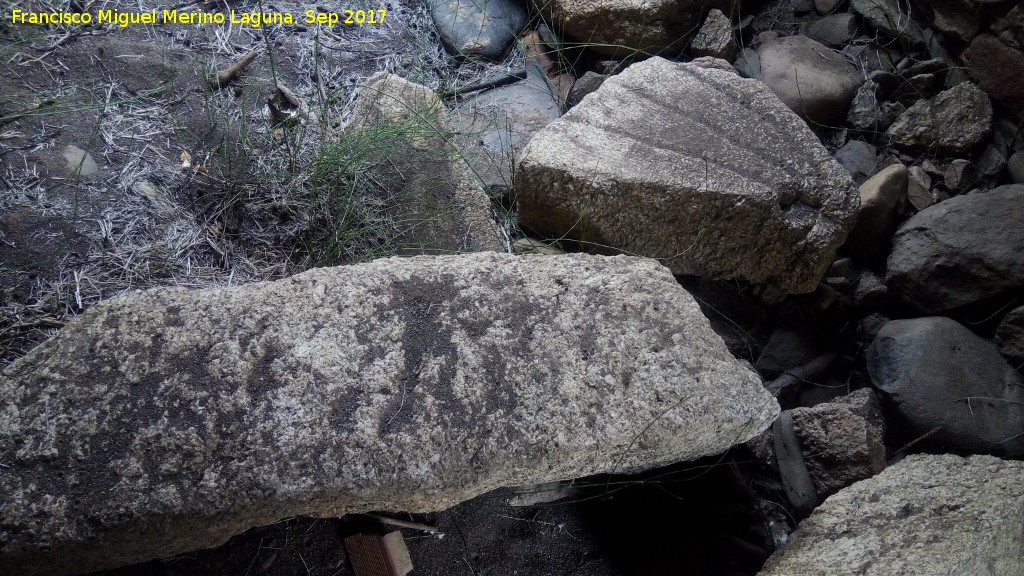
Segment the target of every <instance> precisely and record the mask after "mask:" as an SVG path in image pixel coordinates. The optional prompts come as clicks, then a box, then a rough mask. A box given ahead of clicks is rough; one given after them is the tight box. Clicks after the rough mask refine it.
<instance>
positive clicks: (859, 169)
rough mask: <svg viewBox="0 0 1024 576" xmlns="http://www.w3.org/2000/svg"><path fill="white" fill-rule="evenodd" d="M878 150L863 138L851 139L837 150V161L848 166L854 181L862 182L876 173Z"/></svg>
mask: <svg viewBox="0 0 1024 576" xmlns="http://www.w3.org/2000/svg"><path fill="white" fill-rule="evenodd" d="M877 155H878V152H877V151H876V150H875V147H874V146H872V145H871V144H868V143H867V142H865V141H863V140H850V141H849V142H847V143H846V144H844V145H843V147H842V148H840V149H839V150H836V154H835V158H836V162H839V164H840V165H841V166H842V167H843V168H846V171H847V172H849V173H850V176H851V177H852V178H853V181H854V182H856V183H858V184H860V183H861V182H863V181H864V180H865V179H866V178H867V177H868V176H870V175H871V174H874V173H875V166H876V164H877V163H878V159H877Z"/></svg>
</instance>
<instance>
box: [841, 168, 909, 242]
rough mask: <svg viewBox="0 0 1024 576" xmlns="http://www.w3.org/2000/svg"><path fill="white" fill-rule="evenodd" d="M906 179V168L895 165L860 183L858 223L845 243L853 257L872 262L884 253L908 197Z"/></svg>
mask: <svg viewBox="0 0 1024 576" xmlns="http://www.w3.org/2000/svg"><path fill="white" fill-rule="evenodd" d="M907 182H908V175H907V168H906V167H905V166H904V165H903V164H893V165H892V166H889V167H888V168H885V169H883V170H881V171H880V172H879V173H878V174H875V175H874V176H872V177H871V178H868V180H867V181H866V182H864V183H863V184H861V185H860V188H859V189H858V192H859V193H860V209H859V210H858V211H857V223H856V224H855V225H854V227H853V230H851V231H850V235H849V237H847V239H846V244H844V245H843V247H844V248H845V250H846V251H847V252H848V253H849V254H850V255H851V256H853V257H854V258H857V259H858V260H860V261H862V262H870V261H871V260H874V259H875V258H877V257H879V256H881V255H883V254H885V252H886V251H887V250H888V248H889V238H890V237H891V236H892V233H893V231H895V230H896V223H897V222H898V221H899V216H900V209H901V208H902V207H903V203H904V202H905V201H906V198H907Z"/></svg>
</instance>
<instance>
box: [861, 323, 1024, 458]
mask: <svg viewBox="0 0 1024 576" xmlns="http://www.w3.org/2000/svg"><path fill="white" fill-rule="evenodd" d="M867 366H868V373H869V374H870V375H871V382H872V383H873V384H874V385H875V386H877V387H878V388H879V389H880V390H882V391H884V392H885V393H886V394H888V395H889V397H890V399H891V400H892V402H893V404H894V405H895V407H896V410H897V411H898V412H899V414H900V416H901V417H902V418H903V419H904V420H905V421H906V424H907V425H908V426H909V432H910V434H911V436H912V437H917V436H921V435H924V434H928V433H933V431H935V430H936V429H937V431H935V432H934V433H933V435H932V437H933V438H934V439H936V440H939V441H942V442H947V443H949V444H951V445H953V446H956V447H958V448H962V449H964V450H970V451H972V452H991V453H998V454H1006V455H1010V456H1020V455H1022V454H1024V382H1021V379H1020V376H1019V375H1018V374H1017V372H1016V371H1015V370H1014V369H1013V368H1011V367H1010V366H1009V364H1007V363H1006V360H1005V359H1004V358H1003V357H1002V356H1001V355H1000V354H999V351H998V350H997V349H996V346H995V344H993V343H992V342H990V341H988V340H984V339H982V338H980V337H979V336H976V335H975V334H974V333H973V332H971V331H970V330H968V329H967V328H964V327H963V326H961V325H960V324H958V323H957V322H955V321H953V320H950V319H949V318H945V317H942V316H932V317H926V318H915V319H913V320H893V321H891V322H889V323H887V324H886V325H885V326H883V327H882V329H881V330H879V332H878V336H876V337H875V340H874V341H873V342H872V343H871V346H870V347H869V348H868V353H867Z"/></svg>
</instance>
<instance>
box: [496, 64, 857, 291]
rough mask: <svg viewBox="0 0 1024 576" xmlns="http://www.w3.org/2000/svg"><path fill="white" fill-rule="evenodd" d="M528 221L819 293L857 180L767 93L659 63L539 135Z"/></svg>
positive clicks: (528, 174)
mask: <svg viewBox="0 0 1024 576" xmlns="http://www.w3.org/2000/svg"><path fill="white" fill-rule="evenodd" d="M515 192H516V198H517V200H518V206H519V222H520V224H521V225H523V226H524V227H525V228H528V229H531V230H533V231H534V232H536V233H538V234H540V235H542V236H547V237H551V238H566V237H567V238H571V239H576V240H581V241H582V242H583V244H582V246H583V247H584V248H585V249H589V250H593V251H596V252H614V251H622V252H625V253H629V254H637V255H643V256H648V257H653V258H660V259H663V262H664V263H665V264H666V265H667V266H668V267H669V268H671V269H672V271H673V272H675V273H677V274H692V275H696V276H701V277H705V278H712V279H735V278H740V279H744V280H747V281H749V282H751V283H754V284H764V285H769V286H773V287H776V288H779V289H781V290H783V291H786V292H788V293H803V292H809V291H811V290H813V289H814V288H815V287H816V286H817V284H818V280H819V279H820V278H821V276H822V274H823V273H824V271H825V269H826V267H827V266H828V265H829V264H830V263H831V261H832V258H833V256H834V255H835V252H836V250H837V249H838V248H839V246H840V245H841V244H842V243H843V240H845V238H846V235H847V233H848V231H849V229H850V227H851V226H852V224H853V221H854V218H855V217H856V211H857V206H858V202H859V199H858V196H857V191H856V189H855V188H854V186H853V182H852V180H851V179H850V175H849V174H848V173H847V172H846V170H845V169H843V168H842V166H840V165H839V164H838V163H837V162H836V161H835V160H834V159H833V158H832V157H831V155H829V153H828V151H827V150H825V148H824V147H822V145H821V143H820V142H819V141H818V139H817V137H816V136H815V135H814V134H813V133H812V132H811V130H810V129H809V128H808V127H807V125H806V123H804V121H803V120H801V119H800V118H799V117H798V116H797V115H796V114H794V113H793V112H792V111H791V110H790V109H789V108H787V107H786V106H785V105H784V104H783V103H782V102H781V101H780V100H779V99H778V97H777V96H776V95H775V94H774V93H772V91H771V90H770V89H768V87H767V86H765V85H764V84H762V83H761V82H759V81H756V80H748V79H743V78H740V77H739V76H737V75H736V74H734V73H731V72H728V71H724V70H717V69H708V68H701V67H698V66H693V65H688V64H682V63H677V62H670V61H668V60H665V59H663V58H651V59H649V60H645V61H643V62H641V63H638V64H633V65H632V66H630V67H629V68H627V69H626V70H625V71H623V72H622V73H621V74H618V75H616V76H613V77H611V78H609V79H608V80H607V81H606V82H605V83H604V84H602V85H601V87H600V88H599V89H598V90H597V91H596V92H594V93H593V94H590V95H589V96H587V97H586V98H585V99H584V100H583V101H582V102H581V103H580V104H579V105H577V106H575V107H574V108H572V109H571V110H570V111H569V112H567V113H566V114H565V115H564V116H562V117H561V118H559V119H558V120H556V121H554V122H553V123H551V124H550V125H548V126H547V127H546V128H544V129H543V130H541V131H540V132H539V133H537V135H536V136H534V137H533V139H532V140H531V141H530V143H529V144H528V145H527V147H526V149H525V150H524V151H523V154H522V156H521V157H520V159H519V162H518V166H517V170H516V178H515Z"/></svg>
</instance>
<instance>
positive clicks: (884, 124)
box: [846, 80, 906, 133]
mask: <svg viewBox="0 0 1024 576" xmlns="http://www.w3.org/2000/svg"><path fill="white" fill-rule="evenodd" d="M878 92H879V85H878V84H876V83H875V82H873V81H871V80H868V81H867V82H865V83H864V84H862V85H861V87H860V88H859V89H858V90H857V95H856V96H854V97H853V101H852V102H850V111H849V112H848V113H847V115H846V120H847V122H849V123H850V126H852V127H854V128H856V129H858V130H863V131H867V132H872V133H875V132H881V131H883V130H885V129H886V128H888V127H889V126H891V125H892V123H893V122H894V121H895V120H896V118H898V117H899V115H900V114H902V113H903V112H904V111H905V110H906V107H905V106H903V105H902V104H900V103H899V102H881V101H880V100H879V97H878Z"/></svg>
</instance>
